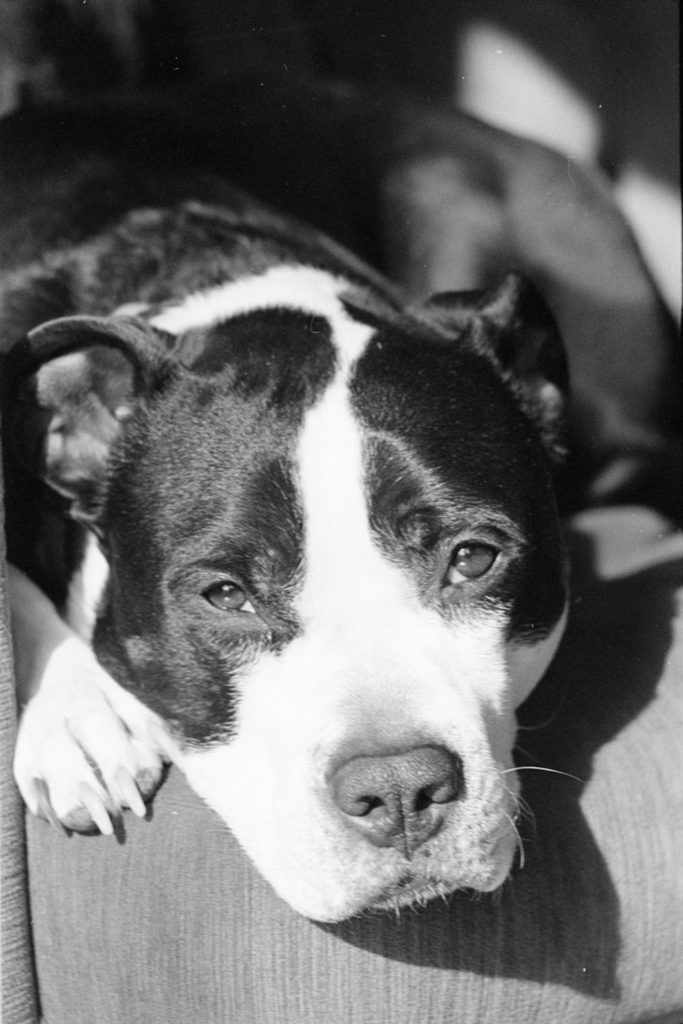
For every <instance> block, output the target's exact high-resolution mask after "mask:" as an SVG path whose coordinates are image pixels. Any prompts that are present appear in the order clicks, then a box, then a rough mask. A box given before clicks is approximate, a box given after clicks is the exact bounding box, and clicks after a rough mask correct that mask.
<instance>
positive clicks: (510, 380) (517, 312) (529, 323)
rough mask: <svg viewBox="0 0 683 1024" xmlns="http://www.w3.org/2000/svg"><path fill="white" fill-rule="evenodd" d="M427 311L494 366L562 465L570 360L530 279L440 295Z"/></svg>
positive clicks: (512, 279) (515, 275)
mask: <svg viewBox="0 0 683 1024" xmlns="http://www.w3.org/2000/svg"><path fill="white" fill-rule="evenodd" d="M423 308H424V310H425V312H427V313H428V315H429V316H430V318H431V319H432V320H433V321H436V322H437V323H438V324H439V325H440V326H441V327H442V328H445V329H446V330H450V331H453V332H455V333H457V334H458V335H459V336H460V337H462V338H463V340H465V339H466V340H467V342H468V343H469V344H471V345H472V347H473V348H474V350H475V351H476V352H477V353H478V354H479V355H482V356H484V357H485V358H487V359H488V360H489V362H490V363H492V364H493V366H494V367H495V369H496V370H497V371H498V373H499V374H500V376H501V377H502V378H503V380H504V381H505V382H506V384H507V385H508V386H509V387H510V389H511V390H512V392H513V393H514V394H515V396H516V398H517V400H518V401H519V403H520V405H521V407H522V409H523V410H524V412H525V413H526V415H527V416H528V417H529V418H530V419H531V420H532V421H533V422H534V423H535V424H536V426H537V428H538V430H539V432H540V436H541V440H542V441H543V443H544V445H545V447H546V450H547V451H548V454H549V455H550V457H551V460H552V461H553V462H556V463H559V462H561V461H562V460H563V458H564V456H565V455H566V447H565V437H564V434H565V424H564V418H565V408H566V399H567V392H568V369H567V358H566V353H565V349H564V345H563V344H562V339H561V337H560V333H559V330H558V328H557V324H556V323H555V319H554V317H553V315H552V313H551V312H550V310H549V308H548V306H547V305H546V303H545V300H544V299H543V298H542V296H541V295H540V293H539V292H538V291H537V289H536V287H535V286H534V285H533V284H532V283H531V281H529V280H528V279H527V278H525V277H524V276H523V275H522V274H519V273H517V272H512V273H510V274H508V275H507V276H506V277H505V278H504V280H503V281H502V282H501V284H500V285H498V287H496V288H492V289H489V290H487V291H482V292H446V293H443V294H439V295H435V296H433V297H432V298H431V299H430V300H429V301H428V302H427V303H426V305H425V307H423Z"/></svg>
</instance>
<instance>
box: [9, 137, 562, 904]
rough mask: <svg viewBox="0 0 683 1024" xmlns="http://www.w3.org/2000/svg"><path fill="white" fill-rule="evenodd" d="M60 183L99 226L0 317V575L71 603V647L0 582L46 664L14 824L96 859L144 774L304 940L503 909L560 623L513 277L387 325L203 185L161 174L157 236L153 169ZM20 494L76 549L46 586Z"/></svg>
mask: <svg viewBox="0 0 683 1024" xmlns="http://www.w3.org/2000/svg"><path fill="white" fill-rule="evenodd" d="M83 159H84V162H83V163H82V164H81V165H80V166H79V165H77V164H74V166H75V167H77V168H78V174H79V175H81V177H82V180H80V179H79V181H78V184H77V188H76V189H75V190H74V194H77V195H82V196H84V197H86V198H87V197H88V196H92V195H97V194H99V196H100V198H102V197H104V200H103V203H102V208H103V209H104V210H105V211H106V215H105V216H104V217H103V218H101V222H100V220H98V217H97V216H96V213H97V211H96V210H93V209H92V208H86V207H83V209H82V210H81V213H82V223H84V224H85V227H84V228H79V233H78V236H77V237H69V238H62V239H57V240H56V241H57V242H59V243H60V244H58V245H56V247H55V248H54V249H53V250H52V251H51V252H50V253H49V254H48V255H47V256H44V257H43V258H42V259H41V260H39V261H33V262H30V261H27V262H26V264H25V265H24V266H22V267H20V268H19V269H17V270H15V271H14V273H13V275H12V276H10V277H9V278H8V279H7V284H6V286H5V292H4V295H5V299H4V307H3V309H4V316H5V324H7V323H10V322H11V331H12V332H13V333H14V337H13V338H11V339H10V340H15V341H16V342H17V343H16V344H15V345H14V347H13V349H12V351H11V353H10V360H9V362H8V365H7V369H6V374H7V380H8V381H9V392H10V394H9V397H8V398H6V402H7V404H8V405H9V416H10V424H9V429H10V433H11V434H12V437H13V443H14V445H15V448H16V450H17V452H18V454H19V460H18V462H19V463H21V464H22V465H24V466H28V468H29V474H28V475H25V474H24V470H23V469H22V468H21V467H20V466H19V465H18V464H15V460H14V458H13V457H10V459H9V465H8V468H9V472H10V480H11V483H12V485H13V486H14V487H15V489H16V494H17V505H16V516H15V520H14V522H13V523H10V532H9V537H10V554H11V555H13V556H14V558H15V560H16V561H17V562H18V563H19V564H20V566H21V568H23V569H25V570H27V571H29V572H30V573H31V574H32V575H33V576H34V578H36V579H37V580H38V581H39V582H41V583H42V585H43V586H44V587H45V589H46V590H48V592H51V593H52V596H53V597H54V598H55V599H56V600H59V599H61V600H64V599H65V598H66V597H67V593H66V590H65V589H64V587H63V584H64V582H65V580H66V578H67V577H69V578H70V579H71V586H70V601H71V605H70V607H71V609H72V618H73V617H74V616H75V618H74V624H75V625H76V626H77V627H78V629H79V631H80V633H81V636H82V639H81V640H78V639H76V637H75V636H73V635H71V634H70V633H69V632H67V631H66V630H65V627H63V626H61V625H59V624H56V623H58V622H59V620H57V619H56V616H55V614H54V612H53V611H52V610H51V606H50V605H49V604H48V602H47V601H45V599H44V598H42V596H41V595H39V594H38V592H37V591H35V590H34V589H33V588H32V586H31V584H29V583H28V581H26V580H25V579H23V578H22V577H21V576H18V577H16V578H15V591H14V593H15V607H16V624H17V629H18V630H19V632H20V633H21V632H22V630H23V631H24V632H26V633H28V634H30V633H31V629H32V628H33V629H34V633H37V635H38V636H39V637H42V638H43V640H44V644H43V646H44V651H43V655H44V656H43V657H42V662H41V663H40V671H38V670H37V669H36V666H35V664H32V665H31V666H30V667H29V668H28V669H27V670H26V673H25V674H26V676H27V678H28V682H29V686H33V685H34V684H35V680H36V678H37V677H39V676H40V675H41V673H42V679H41V683H40V688H39V689H38V690H37V692H35V693H33V694H32V695H30V696H32V699H31V701H30V703H29V705H28V708H27V711H26V713H25V718H24V722H23V725H22V732H21V735H20V740H19V745H18V753H17V777H18V779H19V782H20V785H21V787H22V791H23V792H24V794H25V796H26V798H27V800H28V801H29V803H30V804H31V805H32V806H33V808H34V809H39V808H40V806H41V803H42V806H43V807H45V806H46V803H45V800H44V799H43V800H42V801H41V796H40V788H41V787H39V788H38V789H36V787H35V785H34V783H35V780H36V779H38V780H42V782H43V783H44V782H46V783H47V784H48V785H49V789H50V799H51V809H52V810H54V812H55V813H56V815H57V817H58V818H61V819H65V820H67V822H69V821H70V822H71V823H72V824H73V823H74V822H78V821H79V818H78V814H81V815H82V814H83V808H85V811H86V812H87V813H86V815H85V818H86V819H87V820H88V821H89V820H90V818H94V819H95V821H96V822H97V824H98V825H100V827H103V828H104V827H105V826H106V822H107V821H108V817H107V812H108V810H111V808H112V804H114V805H117V804H118V805H122V806H123V805H130V806H133V807H134V809H137V810H138V812H141V811H142V806H141V804H140V802H139V797H136V793H135V787H134V785H133V783H132V779H134V778H136V777H138V776H140V775H144V774H145V773H148V774H150V773H151V775H153V776H154V775H156V774H157V773H158V764H159V758H160V756H161V755H162V754H163V755H165V756H168V757H172V758H173V759H174V760H175V761H176V762H177V763H178V765H179V766H180V767H181V768H182V770H183V771H184V772H185V773H186V775H187V777H188V779H189V781H190V783H191V784H192V785H193V787H194V788H195V789H196V791H197V792H198V793H199V794H200V795H201V796H203V797H204V798H205V799H206V800H207V801H208V802H209V804H210V805H211V806H212V807H214V808H215V810H216V811H217V812H218V813H219V814H220V816H221V817H222V818H223V819H224V820H225V821H226V822H227V823H228V825H229V826H230V827H231V828H232V829H233V830H234V831H235V834H236V835H237V837H238V838H239V840H240V841H241V843H242V844H243V846H244V847H245V849H246V851H247V852H248V854H249V855H250V856H251V857H252V858H253V860H254V861H255V863H256V864H257V866H259V868H260V869H261V870H262V871H263V873H264V874H265V875H266V877H267V878H268V879H269V880H270V881H271V883H272V884H273V886H274V887H275V888H276V889H277V891H278V892H279V893H280V894H281V895H282V896H283V897H284V898H285V899H287V900H288V901H289V902H290V903H291V904H292V905H293V906H294V907H295V908H296V909H298V910H299V911H301V912H302V913H304V914H307V915H309V916H311V917H313V918H317V919H321V920H338V919H340V918H343V917H346V916H349V915H352V914H355V913H358V912H361V911H364V910H366V909H368V908H383V907H396V906H400V905H402V904H409V903H412V902H415V901H421V900H425V899H428V898H430V897H432V896H433V895H435V894H443V893H446V892H449V891H452V890H453V889H456V888H463V887H464V888H472V889H475V890H480V891H486V890H490V889H493V888H495V887H497V886H498V885H500V884H501V882H502V881H503V879H504V878H505V877H506V876H507V874H508V871H509V869H510V865H511V862H512V859H513V855H514V850H515V846H516V830H515V824H514V819H515V815H516V812H517V796H518V787H517V782H516V775H515V773H514V772H513V771H510V769H511V768H512V760H511V756H512V754H511V752H512V747H513V744H514V734H515V714H514V712H515V708H516V707H517V706H518V705H519V703H521V701H522V700H523V699H524V698H525V697H526V695H527V694H528V693H529V691H530V689H531V688H532V687H533V686H534V685H535V684H536V682H537V681H538V679H539V678H540V676H541V675H542V674H543V672H544V671H545V669H546V667H547V665H548V663H549V661H550V659H551V658H552V656H553V653H554V651H555V649H556V647H557V644H558V642H559V638H560V635H561V632H562V627H563V624H564V613H565V606H566V580H565V566H564V559H563V553H562V543H561V536H560V527H559V523H558V516H557V509H556V502H555V498H554V492H553V484H552V475H553V470H554V466H555V465H556V464H557V462H558V460H559V458H560V455H561V449H562V445H563V440H562V405H563V394H564V390H565V386H566V379H565V368H564V360H563V355H562V350H561V346H560V343H559V339H558V336H557V333H556V330H555V327H554V324H553V321H552V318H551V316H550V314H549V313H548V311H547V309H546V307H545V305H544V304H543V302H542V300H541V299H540V298H539V297H538V295H537V294H536V293H535V292H534V290H533V289H532V288H530V287H529V286H527V285H526V284H525V283H524V282H523V281H522V280H521V279H520V278H519V277H517V276H515V275H512V276H509V277H508V278H507V279H506V280H505V281H504V282H503V284H502V285H501V286H500V288H498V289H496V290H494V291H491V292H487V293H480V294H476V295H475V294H472V293H467V294H445V295H439V296H436V297H435V298H434V299H432V300H431V301H428V302H425V303H422V304H419V305H417V304H413V305H410V304H407V303H406V302H405V301H404V300H402V298H401V297H400V295H399V294H397V292H396V291H395V290H394V289H393V287H391V286H390V285H388V284H387V283H385V282H384V281H383V280H382V279H381V278H379V277H378V276H377V275H375V274H374V273H373V272H372V271H370V270H369V269H367V268H366V267H364V266H363V265H362V264H361V263H359V262H358V261H357V260H355V259H354V258H353V257H351V256H349V255H348V254H346V253H345V252H344V251H342V250H340V249H339V248H338V247H337V246H336V245H334V244H332V243H330V242H329V241H327V240H326V239H324V238H323V237H322V236H320V235H318V234H317V233H316V232H314V231H311V230H309V229H306V228H304V227H302V226H301V225H299V224H297V223H294V222H291V221H289V220H286V219H281V218H278V217H274V216H273V215H271V214H270V213H268V212H264V211H263V210H261V209H259V208H258V207H255V206H252V204H251V203H250V201H249V200H247V199H245V198H244V197H243V196H242V195H241V194H238V193H234V192H231V191H230V190H228V189H227V188H226V187H225V186H223V185H222V184H216V185H214V183H213V182H208V180H206V179H201V177H200V178H197V179H196V180H194V181H191V180H188V179H186V177H185V176H184V175H183V174H178V175H177V176H176V177H175V180H174V179H173V175H168V174H167V175H166V178H165V180H164V181H163V182H161V183H160V185H159V196H160V200H159V202H158V203H155V207H154V208H152V209H150V208H149V202H150V199H149V196H150V194H151V193H152V192H153V191H154V189H153V186H152V184H151V182H152V171H153V170H154V169H152V171H150V172H149V174H150V177H149V179H148V180H145V181H142V182H141V183H139V184H140V185H141V187H140V189H139V190H138V191H139V193H140V195H138V194H136V190H135V189H134V188H132V187H131V176H130V174H128V169H129V165H125V166H126V173H125V174H124V173H122V171H121V167H120V166H119V167H116V166H115V165H114V164H113V163H112V164H107V163H106V162H105V163H104V164H103V163H102V162H101V161H100V162H98V157H97V154H95V156H88V157H87V160H86V159H85V157H84V158H83ZM103 168H104V169H103ZM167 170H168V168H167ZM122 182H123V187H122V184H121V183H122ZM98 190H99V193H98ZM123 192H128V193H131V194H130V196H128V195H123ZM214 192H215V194H214ZM162 196H166V197H167V198H168V203H167V204H166V203H165V202H163V205H162V201H163V200H162V198H161V197H162ZM141 201H142V203H143V208H142V209H141V208H140V202H141ZM48 219H49V218H48ZM69 223H71V221H69ZM40 234H41V232H40V230H39V229H36V230H35V231H34V232H33V237H34V238H38V239H40ZM38 244H40V243H38ZM31 255H32V254H31ZM69 314H76V315H75V316H73V315H69ZM55 317H59V319H54V318H55ZM32 476H40V477H42V479H43V480H44V481H45V482H47V484H48V485H49V486H50V488H52V490H53V491H54V492H56V493H57V494H59V495H60V496H61V497H60V501H61V502H62V503H63V505H64V507H65V508H67V509H68V511H69V512H70V514H71V516H72V518H73V519H74V520H75V521H76V523H78V524H79V526H78V529H79V530H81V529H83V528H84V529H87V530H88V531H89V534H90V536H91V537H96V538H97V544H93V543H92V542H89V543H87V544H83V543H81V542H80V541H79V543H78V544H76V545H75V546H72V547H71V549H70V553H69V551H67V556H66V562H67V565H66V568H65V569H63V570H62V569H60V570H59V571H58V573H57V576H58V577H59V578H58V579H56V578H55V574H54V569H55V565H57V564H58V561H59V560H58V559H56V557H55V555H54V548H51V547H50V545H49V544H48V543H47V542H45V541H44V536H45V523H46V517H47V519H49V520H50V522H51V523H52V522H53V521H54V512H55V510H54V508H51V507H50V502H49V501H48V502H46V501H45V495H44V493H43V491H40V490H37V489H36V485H35V484H34V483H31V480H32ZM40 487H43V485H42V484H41V485H40ZM19 534H22V535H23V542H22V545H20V544H19V543H18V541H17V540H16V538H17V537H18V536H19ZM37 538H40V540H41V543H42V550H41V551H38V548H39V546H40V545H38V544H37V543H36V539H37ZM58 547H59V550H60V552H61V553H62V554H63V552H64V549H65V544H64V540H63V537H61V536H60V538H59V540H58ZM66 547H67V548H68V547H69V545H66ZM103 555H104V561H103V557H102V556H103ZM22 559H23V561H22ZM105 563H106V564H105ZM80 569H82V570H83V571H80V572H79V570H80ZM51 573H52V575H51ZM94 577H97V578H98V580H99V582H98V583H96V585H94V586H93V585H92V580H93V578H94ZM60 586H61V587H62V589H61V590H60ZM78 587H81V590H83V587H85V589H86V590H87V589H88V587H90V595H89V596H87V597H86V598H85V600H84V602H81V603H82V610H81V612H80V613H78V614H76V612H75V611H74V609H75V608H76V604H77V598H78V595H77V593H76V591H77V590H78ZM32 618H33V619H34V620H36V621H37V622H38V625H37V627H35V626H33V627H32V624H31V619H32ZM76 620H78V621H76ZM91 632H92V642H93V646H94V649H95V651H96V653H97V656H98V658H99V661H100V663H101V665H102V666H104V668H105V669H106V670H107V672H104V671H103V670H102V669H101V668H99V667H97V665H96V663H95V662H94V660H93V661H89V660H88V659H89V657H91V655H89V650H88V648H87V647H86V646H84V643H83V640H85V641H89V639H90V633H91ZM19 646H20V647H21V646H22V644H21V642H20V645H19ZM38 646H39V647H40V643H39V644H38ZM38 661H40V659H38ZM77 663H80V664H81V665H82V675H81V676H80V677H78V676H77V674H76V676H75V675H74V668H73V666H74V665H75V664H77ZM107 673H108V674H107ZM90 676H92V677H93V678H90ZM93 679H94V681H93ZM113 680H116V682H113ZM121 722H123V723H124V725H125V728H122V727H121ZM89 761H94V762H95V764H96V766H97V768H98V769H99V772H100V777H98V776H97V774H96V773H93V770H92V766H91V764H90V763H89ZM79 808H80V811H79ZM74 811H76V812H77V814H76V817H75V818H74V817H72V818H71V819H70V818H69V815H70V813H71V812H74ZM80 821H81V823H82V818H81V819H80Z"/></svg>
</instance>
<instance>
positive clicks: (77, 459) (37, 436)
mask: <svg viewBox="0 0 683 1024" xmlns="http://www.w3.org/2000/svg"><path fill="white" fill-rule="evenodd" d="M164 338H165V336H164V335H162V334H161V333H160V332H158V331H156V330H155V329H154V328H152V327H150V326H149V324H147V323H145V322H144V321H142V320H137V319H135V318H114V317H88V316H73V317H65V318H63V319H59V320H51V321H49V322H47V323H44V324H41V325H40V326H39V327H36V328H35V329H34V330H32V331H31V332H30V333H29V334H28V336H27V337H26V338H25V339H23V341H21V342H20V343H19V344H18V345H16V346H15V347H14V348H13V349H12V351H11V352H10V353H9V356H8V362H7V366H6V367H5V375H6V384H7V385H8V386H7V387H6V403H7V404H8V405H9V408H10V423H11V430H12V435H13V441H14V446H15V450H16V452H17V454H18V457H19V459H20V461H21V462H22V463H23V464H24V465H25V466H26V467H27V468H28V469H29V471H30V472H32V473H33V474H35V475H37V476H40V477H42V478H43V479H44V480H45V481H46V482H47V483H48V484H49V485H50V487H53V488H54V489H55V490H56V491H58V492H59V493H60V494H62V495H63V496H64V497H66V498H67V499H68V500H69V501H70V502H71V514H72V515H73V516H74V518H76V519H80V520H83V521H85V522H87V523H90V524H94V522H95V520H96V518H97V514H98V511H99V509H100V507H101V503H102V499H103V496H104V490H105V485H106V479H107V471H108V465H109V456H110V452H111V449H112V445H113V444H114V443H115V441H116V440H117V438H118V437H119V436H120V434H121V432H122V431H123V430H124V429H125V425H126V423H127V422H128V421H129V420H130V419H131V418H132V417H133V416H134V415H135V413H136V411H137V409H138V408H139V407H140V406H141V404H143V403H144V402H145V401H146V400H147V399H148V398H149V396H150V395H151V394H152V392H154V391H155V390H157V389H158V388H160V387H161V386H163V384H164V383H165V382H166V381H167V380H168V379H169V378H170V376H172V375H174V374H175V372H176V366H175V364H174V363H173V362H172V361H171V359H170V358H169V354H168V345H167V344H166V343H165V340H164Z"/></svg>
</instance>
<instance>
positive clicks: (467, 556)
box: [446, 542, 498, 583]
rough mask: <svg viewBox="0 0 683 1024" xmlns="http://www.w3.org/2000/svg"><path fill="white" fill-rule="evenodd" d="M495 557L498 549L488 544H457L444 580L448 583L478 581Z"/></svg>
mask: <svg viewBox="0 0 683 1024" xmlns="http://www.w3.org/2000/svg"><path fill="white" fill-rule="evenodd" d="M497 557H498V549H497V548H494V547H492V546H491V545H490V544H478V543H475V542H472V543H467V544H459V545H458V547H457V548H456V549H455V551H454V552H453V555H452V558H451V564H450V565H449V567H448V572H447V573H446V579H447V580H448V582H449V583H460V582H462V580H478V579H479V577H480V576H484V575H485V573H487V572H488V571H489V569H490V568H491V566H492V565H493V563H494V562H495V560H496V558H497Z"/></svg>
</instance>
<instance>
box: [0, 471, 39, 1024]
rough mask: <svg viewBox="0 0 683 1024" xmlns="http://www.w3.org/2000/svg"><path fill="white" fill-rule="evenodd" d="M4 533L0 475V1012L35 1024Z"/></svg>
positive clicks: (13, 1021) (10, 1023) (12, 1022)
mask: <svg viewBox="0 0 683 1024" xmlns="http://www.w3.org/2000/svg"><path fill="white" fill-rule="evenodd" d="M0 472H1V468H0ZM4 536H5V535H4V531H3V516H2V480H1V479H0V842H1V844H2V845H1V847H0V895H1V896H2V907H1V910H0V915H1V924H0V931H1V934H2V1013H1V1014H0V1016H1V1018H2V1021H3V1024H33V1022H34V1021H35V1020H36V1007H35V998H34V991H35V989H34V982H33V969H32V965H31V947H30V941H29V933H28V914H27V910H28V907H27V890H26V864H25V849H24V822H23V813H22V809H21V802H20V800H19V794H18V793H17V790H16V788H15V786H14V781H13V779H12V751H13V750H14V733H15V722H16V708H15V701H14V682H13V679H12V654H11V647H10V638H9V630H8V623H7V605H6V590H5V574H4V565H5V557H4V556H5V551H4Z"/></svg>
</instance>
